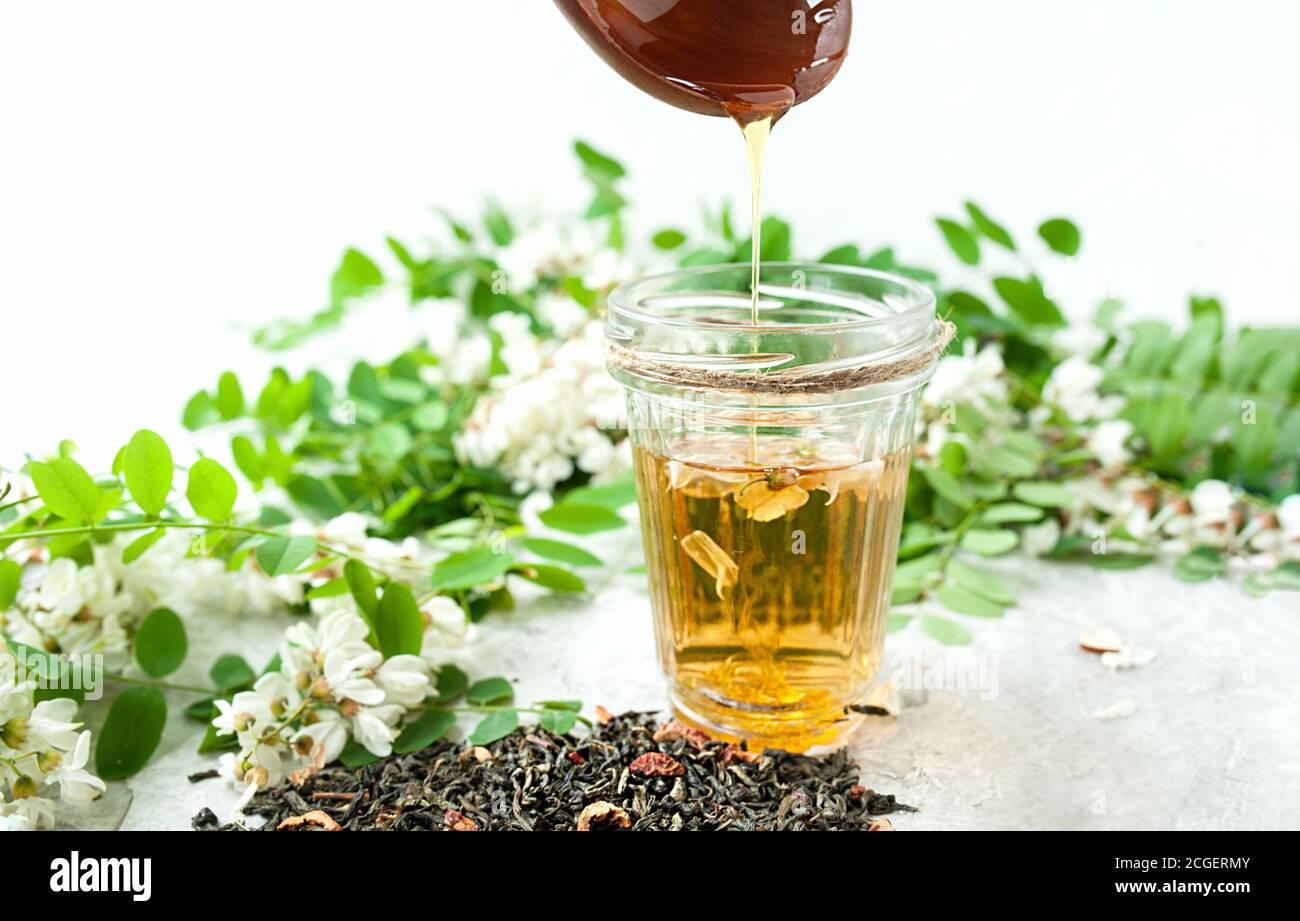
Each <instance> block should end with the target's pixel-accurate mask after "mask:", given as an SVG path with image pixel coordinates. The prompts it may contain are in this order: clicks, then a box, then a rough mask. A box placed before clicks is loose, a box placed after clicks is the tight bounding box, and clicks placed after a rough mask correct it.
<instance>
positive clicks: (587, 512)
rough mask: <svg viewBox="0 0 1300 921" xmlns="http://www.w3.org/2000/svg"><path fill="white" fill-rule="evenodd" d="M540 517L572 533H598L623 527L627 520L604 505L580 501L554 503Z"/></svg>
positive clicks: (559, 528)
mask: <svg viewBox="0 0 1300 921" xmlns="http://www.w3.org/2000/svg"><path fill="white" fill-rule="evenodd" d="M538 517H540V518H541V520H542V523H543V524H544V525H546V526H547V527H548V528H554V529H555V530H557V531H567V532H569V533H570V534H596V533H598V532H600V531H613V530H615V529H617V528H621V527H623V526H624V525H625V524H626V523H627V522H625V521H624V520H623V519H622V518H621V517H620V516H619V515H618V513H617V512H614V511H611V510H610V509H608V508H606V507H604V506H602V505H588V504H583V503H579V502H561V503H559V504H557V505H552V506H551V507H550V508H548V509H546V510H545V511H544V512H542V513H541V514H540V515H539V516H538Z"/></svg>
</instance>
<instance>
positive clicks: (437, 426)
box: [411, 400, 451, 432]
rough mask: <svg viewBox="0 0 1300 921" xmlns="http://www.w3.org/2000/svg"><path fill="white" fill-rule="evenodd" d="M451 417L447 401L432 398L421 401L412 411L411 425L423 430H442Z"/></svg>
mask: <svg viewBox="0 0 1300 921" xmlns="http://www.w3.org/2000/svg"><path fill="white" fill-rule="evenodd" d="M450 417H451V414H450V412H449V411H448V409H447V404H446V403H440V402H438V401H436V400H432V401H430V402H427V403H421V404H420V405H419V406H417V407H416V408H415V409H414V410H413V411H412V412H411V425H413V426H415V427H416V428H417V429H418V430H420V431H421V432H440V431H442V429H443V428H444V427H446V425H447V420H448V419H449V418H450Z"/></svg>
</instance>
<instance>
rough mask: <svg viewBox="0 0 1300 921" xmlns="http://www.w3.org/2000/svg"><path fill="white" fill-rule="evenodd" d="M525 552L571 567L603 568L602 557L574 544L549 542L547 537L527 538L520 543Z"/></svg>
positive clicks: (557, 541)
mask: <svg viewBox="0 0 1300 921" xmlns="http://www.w3.org/2000/svg"><path fill="white" fill-rule="evenodd" d="M520 544H522V545H523V547H524V549H525V550H528V551H529V552H531V553H535V554H536V555H537V556H540V557H542V558H543V559H546V560H555V561H557V562H560V563H567V564H568V565H570V566H603V565H605V564H604V563H603V562H602V561H601V559H600V557H598V556H596V555H595V554H592V553H588V552H587V551H586V550H583V549H582V548H581V547H578V546H576V545H574V544H567V543H565V542H564V541H562V540H548V539H547V538H545V537H525V538H524V539H523V540H521V541H520Z"/></svg>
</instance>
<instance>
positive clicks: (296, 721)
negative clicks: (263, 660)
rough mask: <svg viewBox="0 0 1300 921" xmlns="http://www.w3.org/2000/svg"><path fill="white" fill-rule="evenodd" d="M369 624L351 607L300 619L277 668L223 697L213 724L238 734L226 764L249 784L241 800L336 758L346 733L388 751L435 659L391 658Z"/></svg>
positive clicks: (230, 774)
mask: <svg viewBox="0 0 1300 921" xmlns="http://www.w3.org/2000/svg"><path fill="white" fill-rule="evenodd" d="M369 633H370V628H369V626H368V625H367V624H366V622H365V621H364V620H362V619H361V618H360V617H359V616H357V615H356V614H355V613H351V612H349V611H346V610H335V611H332V612H330V613H328V614H325V615H324V616H322V617H321V618H320V619H319V621H318V623H316V624H315V625H314V626H313V625H309V624H305V623H300V624H295V625H294V626H292V627H290V628H289V630H288V631H287V632H286V633H285V636H284V639H283V641H282V642H281V644H280V668H279V670H278V671H274V672H270V673H268V674H266V675H263V676H262V677H261V678H259V679H258V680H257V682H256V684H255V685H254V686H253V689H252V690H250V691H244V692H241V693H239V694H236V695H235V696H234V697H233V698H232V699H231V700H229V701H218V702H217V708H218V711H219V712H218V715H217V717H216V718H215V719H214V720H213V721H212V725H213V727H214V728H215V729H216V731H217V734H218V735H223V736H229V735H234V736H236V738H237V739H238V741H239V752H238V753H227V754H225V755H223V756H222V758H221V770H222V773H223V775H224V776H226V777H227V778H228V779H229V780H231V781H232V782H234V783H237V784H240V785H242V786H243V794H242V796H241V798H240V801H239V808H240V809H242V808H243V807H244V806H245V805H247V803H248V801H249V800H250V799H251V798H252V797H253V795H254V794H255V793H256V792H257V791H258V790H259V789H264V788H266V787H268V786H275V785H277V784H279V783H280V782H281V781H283V780H284V779H285V778H286V777H287V776H289V775H291V774H292V773H293V772H295V771H308V772H310V771H314V770H318V769H319V768H321V767H323V766H324V765H326V764H328V763H330V762H331V761H334V760H335V759H337V758H338V757H339V755H340V754H341V753H342V751H343V748H344V746H345V745H346V744H347V742H348V739H349V738H353V739H355V740H356V741H357V742H358V743H360V744H361V745H362V746H364V747H365V748H366V749H367V750H368V751H370V752H372V753H374V754H376V755H380V756H384V755H388V754H390V753H391V752H392V750H393V741H394V740H395V739H396V738H397V726H398V723H399V722H400V721H401V719H402V717H403V716H404V715H405V713H406V712H407V711H408V710H410V709H413V708H415V707H418V706H419V705H420V704H421V703H422V702H423V701H424V699H425V698H426V697H427V696H428V694H429V691H430V682H429V666H428V664H427V663H426V662H425V661H424V660H423V659H422V658H420V657H419V656H413V655H397V656H391V657H389V658H387V659H385V658H384V656H383V654H382V653H380V652H379V651H378V650H376V649H375V648H374V647H372V646H371V645H370V644H369V643H368V642H367V639H366V638H367V636H368V634H369Z"/></svg>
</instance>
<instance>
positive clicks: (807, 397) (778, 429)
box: [606, 263, 950, 751]
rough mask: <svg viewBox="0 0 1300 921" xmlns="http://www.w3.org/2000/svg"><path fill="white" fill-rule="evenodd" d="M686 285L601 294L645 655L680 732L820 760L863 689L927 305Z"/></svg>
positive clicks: (805, 280) (884, 599)
mask: <svg viewBox="0 0 1300 921" xmlns="http://www.w3.org/2000/svg"><path fill="white" fill-rule="evenodd" d="M752 309H754V305H753V304H752V303H751V295H750V266H749V265H745V264H741V265H725V266H707V267H702V268H693V269H686V270H682V271H679V272H673V273H670V274H665V275H657V276H653V277H648V278H644V279H641V280H639V281H635V282H632V283H630V284H627V285H624V286H622V287H621V288H618V289H617V290H616V291H614V292H613V293H612V294H611V295H610V299H609V310H608V318H607V321H606V337H607V355H608V359H609V366H610V371H611V373H612V374H613V375H614V377H615V378H616V379H617V380H618V381H619V382H620V383H622V384H623V385H624V387H625V388H626V393H627V405H628V424H629V433H630V437H631V441H632V448H633V453H634V456H635V468H636V479H637V492H638V497H639V502H640V511H641V528H642V534H643V539H644V542H645V555H646V570H647V574H648V578H649V584H650V597H651V605H652V608H653V613H654V621H655V636H656V641H657V644H658V647H659V655H660V658H661V660H662V663H663V667H664V670H665V672H666V673H667V676H668V680H669V683H670V695H671V699H672V704H673V707H674V709H675V710H676V711H677V714H678V716H679V717H680V718H681V719H683V720H685V721H687V722H689V723H692V724H695V725H697V726H699V727H700V728H703V729H704V730H706V731H708V732H710V733H713V734H715V735H718V736H722V737H726V738H736V739H738V738H743V739H746V740H747V741H748V742H750V744H751V746H753V747H762V746H773V747H779V748H785V749H788V750H792V751H801V750H804V749H806V748H808V747H810V746H812V745H815V744H821V743H826V742H830V741H833V740H834V739H835V738H836V737H837V736H838V735H839V734H840V733H841V732H843V730H844V729H846V728H847V727H848V725H849V724H850V723H851V721H852V717H853V711H852V710H851V708H852V706H853V705H855V704H861V703H862V702H863V701H864V700H865V699H866V698H867V697H868V695H869V694H870V693H871V691H872V690H873V686H874V684H875V682H876V681H877V680H878V676H879V675H880V674H881V656H882V649H883V645H884V635H885V622H886V618H887V616H888V612H889V598H890V583H891V581H892V578H893V573H894V563H895V559H896V556H897V553H898V542H899V529H900V527H901V523H902V515H903V504H904V500H905V496H906V490H907V472H908V465H909V460H910V455H911V448H912V443H913V439H914V430H915V417H916V409H917V403H918V400H919V395H920V392H921V388H922V386H923V385H924V384H925V382H926V381H927V380H928V379H929V377H930V374H931V373H932V371H933V363H934V359H935V357H936V356H937V354H938V353H939V351H941V349H942V346H943V344H945V343H946V341H947V336H948V335H950V333H947V332H946V330H945V328H946V326H947V325H946V324H944V323H942V322H941V321H938V320H936V318H935V301H934V295H933V294H932V293H931V292H930V291H929V290H928V289H927V288H925V287H924V286H922V285H920V284H917V283H915V282H913V281H909V280H908V279H905V278H900V277H896V276H892V275H887V274H884V273H880V272H874V271H869V270H866V269H860V268H855V267H849V266H837V265H822V264H817V263H808V264H803V263H772V264H765V265H763V267H762V273H761V280H760V285H759V298H758V301H757V305H756V313H757V316H758V323H757V324H755V323H754V321H753V313H751V310H752Z"/></svg>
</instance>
